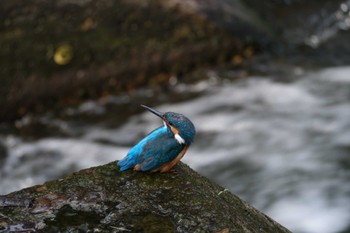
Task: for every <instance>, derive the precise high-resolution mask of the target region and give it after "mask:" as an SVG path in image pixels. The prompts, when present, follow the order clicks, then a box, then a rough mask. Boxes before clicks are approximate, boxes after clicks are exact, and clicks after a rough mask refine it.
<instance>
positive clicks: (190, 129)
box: [117, 104, 196, 172]
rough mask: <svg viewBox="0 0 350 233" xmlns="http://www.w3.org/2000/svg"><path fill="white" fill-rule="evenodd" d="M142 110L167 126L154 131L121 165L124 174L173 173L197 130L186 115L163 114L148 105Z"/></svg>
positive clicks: (131, 151) (132, 149) (140, 142)
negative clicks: (127, 171)
mask: <svg viewBox="0 0 350 233" xmlns="http://www.w3.org/2000/svg"><path fill="white" fill-rule="evenodd" d="M141 107H143V108H145V109H147V110H148V111H150V112H151V113H153V114H155V115H156V116H158V117H160V118H161V119H162V120H163V126H160V127H159V128H157V129H155V130H153V131H152V132H151V133H149V134H148V135H147V136H146V137H144V138H143V139H142V140H141V141H139V142H138V143H137V144H136V145H135V146H134V147H132V148H131V149H130V151H129V152H128V154H127V155H126V156H125V157H124V158H123V159H122V160H120V161H119V162H117V165H118V166H120V171H125V170H128V169H131V168H132V169H133V170H135V171H149V172H176V171H175V170H171V169H172V168H173V167H174V166H175V165H176V164H177V163H178V162H179V161H180V160H181V159H182V157H183V156H184V155H185V153H186V151H187V150H188V148H189V146H190V145H191V144H192V143H193V141H194V138H195V135H196V129H195V127H194V125H193V123H192V122H191V121H190V120H189V119H188V118H187V117H186V116H184V115H182V114H180V113H175V112H165V113H163V112H160V111H157V110H155V109H153V108H150V107H148V106H146V105H143V104H142V105H141Z"/></svg>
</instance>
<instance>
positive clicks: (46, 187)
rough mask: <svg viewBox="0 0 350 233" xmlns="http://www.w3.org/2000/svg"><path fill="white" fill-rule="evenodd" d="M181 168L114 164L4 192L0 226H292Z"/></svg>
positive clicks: (114, 229)
mask: <svg viewBox="0 0 350 233" xmlns="http://www.w3.org/2000/svg"><path fill="white" fill-rule="evenodd" d="M175 168H176V170H177V172H176V173H146V172H135V171H132V170H130V171H126V172H120V171H119V169H118V167H117V165H116V163H115V162H112V163H109V164H106V165H103V166H99V167H93V168H88V169H85V170H81V171H79V172H76V173H74V174H72V175H69V176H67V177H65V178H63V179H59V180H54V181H50V182H47V183H45V184H43V185H37V186H33V187H30V188H27V189H23V190H20V191H17V192H14V193H10V194H8V195H6V196H2V197H0V230H1V232H11V231H16V230H18V231H26V232H36V231H39V232H162V233H166V232H191V233H194V232H269V233H270V232H274V233H277V232H289V231H288V230H287V229H285V228H284V227H282V226H281V225H279V224H278V223H276V222H275V221H273V220H272V219H271V218H269V217H268V216H266V215H264V214H263V213H261V212H259V211H258V210H256V209H254V208H253V207H251V206H250V205H249V204H247V203H245V202H244V201H242V200H241V199H240V198H238V197H237V196H235V195H233V194H232V193H230V192H229V191H228V190H226V189H224V188H223V187H220V186H219V185H216V184H214V183H212V182H211V181H209V180H208V179H206V178H205V177H203V176H201V175H199V174H198V173H196V172H195V171H193V170H192V169H191V168H189V167H188V166H186V165H184V164H182V163H181V164H179V165H178V166H176V167H175Z"/></svg>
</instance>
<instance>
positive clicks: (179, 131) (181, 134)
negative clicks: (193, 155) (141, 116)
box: [141, 105, 196, 144]
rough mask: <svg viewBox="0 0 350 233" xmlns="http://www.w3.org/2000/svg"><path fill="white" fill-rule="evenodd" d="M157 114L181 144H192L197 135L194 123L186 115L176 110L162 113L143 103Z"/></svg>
mask: <svg viewBox="0 0 350 233" xmlns="http://www.w3.org/2000/svg"><path fill="white" fill-rule="evenodd" d="M141 106H142V107H144V108H146V109H147V110H148V111H150V112H152V113H153V114H155V115H156V116H158V117H160V118H162V120H163V122H164V125H165V127H167V128H168V130H169V131H171V132H172V134H173V135H174V138H175V139H176V140H177V142H178V143H180V144H191V143H192V142H193V140H194V137H195V135H196V129H195V127H194V125H193V123H192V122H191V121H190V120H189V119H188V118H187V117H185V116H184V115H182V114H180V113H175V112H166V113H162V112H159V111H157V110H155V109H153V108H150V107H148V106H146V105H141Z"/></svg>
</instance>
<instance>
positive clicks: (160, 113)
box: [141, 104, 164, 119]
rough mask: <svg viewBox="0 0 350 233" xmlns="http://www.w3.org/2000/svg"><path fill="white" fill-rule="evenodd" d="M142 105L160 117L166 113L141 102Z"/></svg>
mask: <svg viewBox="0 0 350 233" xmlns="http://www.w3.org/2000/svg"><path fill="white" fill-rule="evenodd" d="M141 107H143V108H145V109H147V110H148V111H150V112H151V113H153V114H155V115H156V116H159V117H160V118H162V119H163V115H164V113H162V112H159V111H157V110H155V109H153V108H150V107H148V106H146V105H143V104H141Z"/></svg>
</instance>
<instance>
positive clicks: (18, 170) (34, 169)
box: [0, 67, 350, 233]
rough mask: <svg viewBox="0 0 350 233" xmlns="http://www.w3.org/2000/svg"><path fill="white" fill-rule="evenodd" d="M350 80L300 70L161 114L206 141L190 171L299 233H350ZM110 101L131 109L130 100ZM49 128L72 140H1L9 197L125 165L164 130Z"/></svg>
mask: <svg viewBox="0 0 350 233" xmlns="http://www.w3.org/2000/svg"><path fill="white" fill-rule="evenodd" d="M349 74H350V67H338V68H329V69H324V70H320V71H314V72H304V71H303V70H297V72H295V74H294V75H292V77H290V78H289V80H288V81H281V80H283V79H284V78H283V77H275V76H274V77H248V78H246V79H241V80H238V81H229V80H227V81H222V82H219V81H215V80H214V81H213V79H211V80H210V81H205V82H204V81H202V82H200V83H198V84H196V85H187V86H186V85H181V84H176V85H175V86H174V88H177V90H178V92H179V95H181V93H182V92H200V93H201V94H200V95H198V96H197V97H196V98H191V99H189V100H187V101H182V102H177V103H175V104H164V105H161V106H152V107H154V108H156V109H158V110H160V111H174V112H179V113H183V114H185V115H186V116H187V117H189V118H190V119H191V120H192V121H193V122H194V124H195V125H196V128H197V131H198V134H197V138H196V140H195V143H194V144H193V145H192V146H191V148H190V150H189V151H188V152H187V154H186V156H185V157H184V159H183V162H185V163H187V164H189V165H190V166H191V167H192V168H193V169H195V170H197V171H198V172H199V173H201V174H203V175H205V176H207V177H209V178H210V179H211V180H213V181H215V182H217V183H219V184H221V185H223V186H224V187H226V188H228V189H229V190H230V191H232V192H233V193H235V194H237V195H238V196H240V197H241V198H243V199H244V200H246V201H247V202H249V203H250V204H252V205H253V206H255V207H256V208H258V209H260V210H262V211H263V212H265V213H267V214H268V215H270V216H271V217H272V218H274V219H275V220H276V221H278V222H279V223H281V224H282V225H284V226H286V227H287V228H289V229H290V230H292V231H293V232H300V233H301V232H303V233H340V232H342V233H343V232H350V185H349V180H350V75H349ZM107 102H108V104H109V105H113V104H116V105H117V104H120V103H121V102H122V103H123V104H127V102H128V99H127V98H124V97H110V99H109V100H108V101H107ZM141 103H142V102H140V104H141ZM144 104H147V103H144ZM67 111H68V112H69V114H75V115H77V116H79V114H86V113H89V114H90V115H104V114H109V113H108V109H106V105H103V104H102V105H101V104H97V103H94V102H87V103H85V104H83V105H82V106H80V107H79V108H78V109H70V110H67ZM117 117H118V116H116V121H117V120H118V119H117ZM41 123H42V124H43V125H44V126H46V127H47V128H51V129H52V128H54V129H58V130H60V131H61V132H63V133H62V134H55V133H52V135H48V136H46V137H40V138H31V139H27V138H23V137H21V136H18V135H16V134H1V135H0V139H1V142H2V144H3V146H4V148H6V149H5V150H6V151H7V153H6V155H3V156H2V157H1V155H0V161H2V164H1V165H0V169H1V170H0V175H1V180H0V194H6V193H9V192H12V191H15V190H18V189H21V188H25V187H28V186H31V185H35V184H40V183H43V182H45V181H46V180H50V179H56V178H60V177H62V176H64V175H65V174H68V173H71V172H73V171H77V170H79V169H82V168H87V167H90V166H96V165H99V164H104V163H107V162H110V161H113V160H117V159H121V158H122V157H123V156H124V155H125V154H126V153H127V152H128V150H129V148H130V147H131V146H132V145H133V144H134V143H136V142H137V141H138V140H139V139H141V138H142V137H143V136H144V135H146V134H147V133H148V132H150V131H151V130H152V129H154V128H156V127H158V126H160V125H161V124H162V123H161V122H160V120H159V118H157V117H154V116H153V115H152V114H150V113H149V112H144V113H142V114H134V115H133V116H131V117H129V118H127V120H126V122H125V123H124V124H123V123H120V122H119V124H117V126H115V127H111V126H106V125H104V124H103V122H96V124H91V122H89V123H86V124H84V123H81V124H77V123H72V122H70V121H69V120H65V119H58V118H55V117H53V116H51V117H43V118H42V119H41ZM17 124H18V127H21V126H22V125H26V124H30V119H23V120H22V121H21V122H18V123H17ZM44 128H45V127H44ZM37 130H38V131H40V130H42V128H38V129H37ZM62 135H63V136H62ZM116 169H117V167H116Z"/></svg>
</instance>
